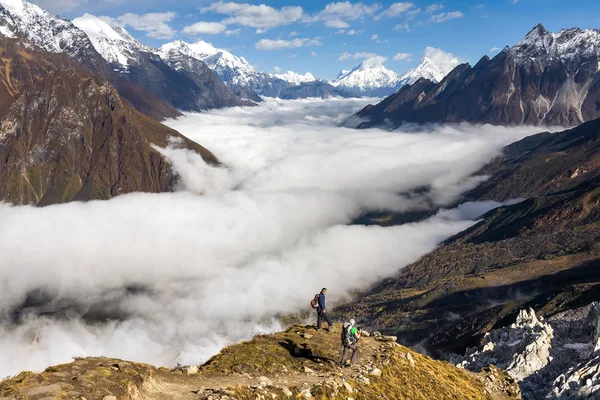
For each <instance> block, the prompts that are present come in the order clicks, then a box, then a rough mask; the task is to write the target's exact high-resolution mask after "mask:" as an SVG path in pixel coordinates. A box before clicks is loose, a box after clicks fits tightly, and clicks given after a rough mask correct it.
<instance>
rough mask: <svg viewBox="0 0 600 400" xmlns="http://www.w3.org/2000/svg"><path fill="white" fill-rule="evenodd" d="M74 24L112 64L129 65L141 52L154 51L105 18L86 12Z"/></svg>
mask: <svg viewBox="0 0 600 400" xmlns="http://www.w3.org/2000/svg"><path fill="white" fill-rule="evenodd" d="M73 24H74V25H75V26H76V27H78V28H79V29H81V30H82V31H84V32H85V33H86V34H87V35H88V37H89V38H90V40H91V41H92V44H93V45H94V48H95V49H96V51H98V53H100V55H102V57H103V58H104V59H105V60H106V61H107V62H108V63H110V64H120V65H122V66H125V67H126V66H127V65H128V64H129V63H130V62H131V61H137V60H138V58H139V57H138V54H139V52H140V51H141V52H146V53H150V52H152V49H151V48H150V47H148V46H146V45H143V44H142V43H140V42H138V41H137V40H136V39H134V38H133V36H131V35H130V34H129V32H127V31H126V30H125V29H124V28H122V27H120V26H112V25H111V24H109V22H107V21H106V20H105V19H103V18H99V17H96V16H94V15H91V14H84V15H83V16H81V17H79V18H75V19H74V20H73Z"/></svg>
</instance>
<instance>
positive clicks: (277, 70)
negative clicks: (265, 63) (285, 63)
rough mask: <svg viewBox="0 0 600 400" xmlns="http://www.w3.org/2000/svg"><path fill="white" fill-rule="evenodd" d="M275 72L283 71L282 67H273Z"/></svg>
mask: <svg viewBox="0 0 600 400" xmlns="http://www.w3.org/2000/svg"><path fill="white" fill-rule="evenodd" d="M273 72H274V73H276V74H278V73H280V72H281V68H279V67H274V68H273Z"/></svg>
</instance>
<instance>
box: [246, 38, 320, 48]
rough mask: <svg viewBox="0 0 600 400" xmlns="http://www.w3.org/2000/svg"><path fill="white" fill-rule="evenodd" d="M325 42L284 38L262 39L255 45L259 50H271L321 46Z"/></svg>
mask: <svg viewBox="0 0 600 400" xmlns="http://www.w3.org/2000/svg"><path fill="white" fill-rule="evenodd" d="M322 44H323V43H321V41H319V39H316V38H315V39H306V38H303V39H292V40H284V39H276V40H271V39H261V40H259V41H258V42H256V44H255V45H254V47H256V48H257V49H258V50H263V51H269V50H282V49H293V48H297V47H308V46H321V45H322Z"/></svg>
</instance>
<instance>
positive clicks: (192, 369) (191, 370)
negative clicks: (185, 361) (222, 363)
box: [184, 365, 198, 375]
mask: <svg viewBox="0 0 600 400" xmlns="http://www.w3.org/2000/svg"><path fill="white" fill-rule="evenodd" d="M184 372H185V373H186V374H188V375H194V374H197V373H198V367H196V366H195V365H191V366H189V367H186V368H185V370H184Z"/></svg>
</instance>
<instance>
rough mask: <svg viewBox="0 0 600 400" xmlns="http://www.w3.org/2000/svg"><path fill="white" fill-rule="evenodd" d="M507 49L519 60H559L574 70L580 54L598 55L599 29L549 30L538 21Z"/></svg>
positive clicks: (577, 65) (580, 60) (581, 56)
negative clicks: (554, 31) (555, 31)
mask: <svg viewBox="0 0 600 400" xmlns="http://www.w3.org/2000/svg"><path fill="white" fill-rule="evenodd" d="M510 52H511V53H512V54H513V55H514V56H515V58H516V60H517V62H518V63H520V64H522V63H527V62H542V63H543V64H546V65H547V64H551V63H553V62H557V61H560V62H562V63H563V64H565V65H567V66H568V67H572V69H573V70H577V69H578V68H579V67H580V65H581V64H582V61H583V59H584V58H587V57H590V56H597V57H598V58H600V30H597V29H585V30H583V29H579V28H572V29H563V30H561V31H560V32H558V33H553V32H549V31H547V30H546V28H544V26H543V25H541V24H538V25H536V26H535V27H534V28H533V29H532V30H531V31H529V33H528V34H527V35H526V36H525V37H524V38H523V39H521V40H520V41H519V42H518V43H517V44H515V45H514V46H513V47H512V48H511V49H510ZM599 69H600V65H599Z"/></svg>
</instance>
